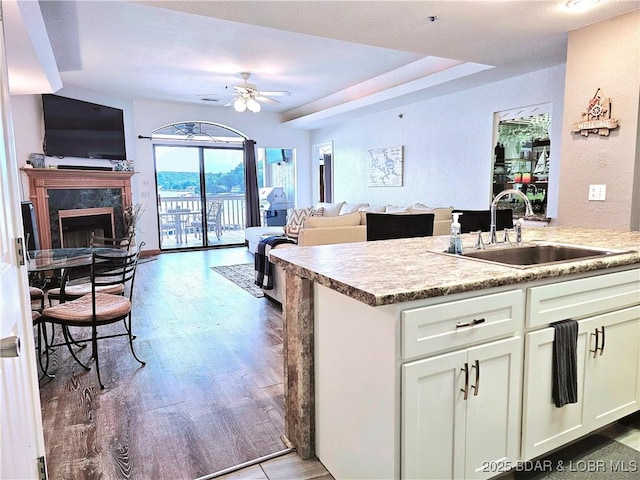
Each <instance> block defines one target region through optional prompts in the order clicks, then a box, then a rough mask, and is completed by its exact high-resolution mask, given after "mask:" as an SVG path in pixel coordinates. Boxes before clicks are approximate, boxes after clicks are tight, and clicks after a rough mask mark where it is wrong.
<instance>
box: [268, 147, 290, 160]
mask: <svg viewBox="0 0 640 480" xmlns="http://www.w3.org/2000/svg"><path fill="white" fill-rule="evenodd" d="M292 151H293V150H291V149H289V148H265V149H264V153H265V157H266V160H267V163H287V162H290V161H291V153H292Z"/></svg>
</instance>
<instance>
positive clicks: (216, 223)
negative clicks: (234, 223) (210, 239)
mask: <svg viewBox="0 0 640 480" xmlns="http://www.w3.org/2000/svg"><path fill="white" fill-rule="evenodd" d="M223 208H224V207H223V203H222V202H220V201H213V202H209V203H207V211H206V214H207V232H213V233H215V235H216V238H217V239H218V240H220V235H222V225H221V220H222V210H223Z"/></svg>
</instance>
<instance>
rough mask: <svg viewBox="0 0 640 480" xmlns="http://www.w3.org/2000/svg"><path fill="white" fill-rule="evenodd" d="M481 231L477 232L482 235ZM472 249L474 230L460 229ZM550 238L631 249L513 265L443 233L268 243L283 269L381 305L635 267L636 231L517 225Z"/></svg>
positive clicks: (526, 234)
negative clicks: (456, 248) (455, 251)
mask: <svg viewBox="0 0 640 480" xmlns="http://www.w3.org/2000/svg"><path fill="white" fill-rule="evenodd" d="M486 236H487V234H483V238H486ZM462 238H463V245H464V248H465V251H471V250H472V247H473V243H474V241H475V238H476V235H475V234H464V235H462ZM536 240H538V241H548V242H558V243H565V244H571V245H583V246H591V247H600V248H607V249H613V250H620V251H628V250H633V252H632V253H625V254H622V255H613V256H607V257H600V258H596V259H589V260H579V261H570V262H564V263H560V264H555V265H540V266H536V267H528V268H519V267H508V266H501V265H495V264H492V263H488V262H483V261H478V260H473V259H469V258H461V257H459V256H456V255H448V254H444V253H442V252H444V251H445V250H446V248H447V245H448V242H449V237H448V235H445V236H439V237H423V238H409V239H400V240H383V241H376V242H358V243H341V244H334V245H321V246H313V247H296V248H282V249H274V250H272V251H271V254H270V258H271V261H272V262H273V263H275V264H277V265H280V266H281V267H283V268H284V269H285V270H288V271H291V272H293V273H295V274H296V275H298V276H300V277H303V278H307V279H310V280H312V281H314V282H317V283H319V284H321V285H324V286H327V287H329V288H331V289H333V290H336V291H338V292H340V293H342V294H344V295H347V296H349V297H352V298H354V299H356V300H359V301H361V302H363V303H366V304H367V305H371V306H380V305H389V304H394V303H401V302H408V301H412V300H420V299H423V298H431V297H438V296H443V295H450V294H454V293H462V292H469V291H474V290H482V289H486V288H492V287H499V286H503V285H514V284H518V283H523V282H530V281H534V280H541V279H545V278H553V277H560V276H564V275H570V274H575V273H581V272H589V271H594V270H606V269H610V268H614V267H620V266H624V265H633V264H637V266H638V267H640V233H639V232H619V231H612V230H599V229H586V228H577V227H547V228H531V229H526V228H525V229H524V230H523V241H524V242H530V241H536Z"/></svg>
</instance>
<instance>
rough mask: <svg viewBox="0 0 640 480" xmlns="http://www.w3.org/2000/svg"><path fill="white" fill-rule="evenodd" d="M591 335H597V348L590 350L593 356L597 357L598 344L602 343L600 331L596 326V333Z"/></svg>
mask: <svg viewBox="0 0 640 480" xmlns="http://www.w3.org/2000/svg"><path fill="white" fill-rule="evenodd" d="M591 336H592V337H593V336H595V337H596V348H595V350H589V351H590V352H591V353H593V358H596V357H597V356H598V344H599V343H600V331H599V330H598V329H597V328H596V333H592V334H591Z"/></svg>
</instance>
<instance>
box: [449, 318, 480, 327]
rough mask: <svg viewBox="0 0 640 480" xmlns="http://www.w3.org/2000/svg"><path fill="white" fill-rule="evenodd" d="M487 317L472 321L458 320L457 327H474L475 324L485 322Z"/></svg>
mask: <svg viewBox="0 0 640 480" xmlns="http://www.w3.org/2000/svg"><path fill="white" fill-rule="evenodd" d="M484 322H485V319H484V318H474V319H473V320H472V321H470V322H464V323H463V322H458V323H456V328H463V327H472V326H473V325H478V324H480V323H484Z"/></svg>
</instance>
